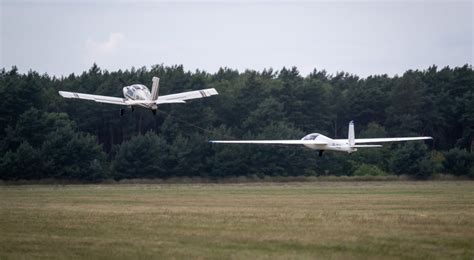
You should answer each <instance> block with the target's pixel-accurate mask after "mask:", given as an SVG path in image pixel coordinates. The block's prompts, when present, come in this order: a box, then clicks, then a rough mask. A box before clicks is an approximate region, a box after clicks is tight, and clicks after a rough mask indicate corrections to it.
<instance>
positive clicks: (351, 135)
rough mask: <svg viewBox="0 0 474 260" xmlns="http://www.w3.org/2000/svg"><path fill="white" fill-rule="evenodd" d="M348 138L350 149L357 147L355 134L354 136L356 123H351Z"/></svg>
mask: <svg viewBox="0 0 474 260" xmlns="http://www.w3.org/2000/svg"><path fill="white" fill-rule="evenodd" d="M348 132H349V133H348V136H347V140H348V142H349V146H350V147H354V146H355V134H354V121H351V122H350V123H349V131H348Z"/></svg>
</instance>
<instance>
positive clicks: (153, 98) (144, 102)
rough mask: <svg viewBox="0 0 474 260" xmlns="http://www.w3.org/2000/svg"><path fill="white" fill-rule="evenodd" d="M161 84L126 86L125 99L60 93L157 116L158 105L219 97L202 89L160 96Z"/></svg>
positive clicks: (154, 78) (214, 91)
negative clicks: (140, 110)
mask: <svg viewBox="0 0 474 260" xmlns="http://www.w3.org/2000/svg"><path fill="white" fill-rule="evenodd" d="M159 83H160V78H158V77H153V83H152V87H151V92H150V90H149V89H148V88H147V87H146V86H145V85H142V84H133V85H130V86H126V87H124V88H123V89H122V91H123V96H124V98H119V97H109V96H100V95H91V94H83V93H76V92H67V91H59V95H61V96H62V97H64V98H78V99H86V100H93V101H95V102H99V103H106V104H114V105H123V106H128V107H130V108H131V109H132V111H133V110H134V109H133V107H134V106H141V107H144V108H147V109H150V110H151V111H152V112H153V114H154V115H156V110H157V109H158V105H161V104H171V103H186V100H190V99H196V98H205V97H210V96H214V95H218V94H219V93H217V90H216V89H214V88H207V89H200V90H195V91H188V92H181V93H176V94H171V95H164V96H159V95H158V90H159ZM123 113H124V110H123V109H120V115H122V116H123Z"/></svg>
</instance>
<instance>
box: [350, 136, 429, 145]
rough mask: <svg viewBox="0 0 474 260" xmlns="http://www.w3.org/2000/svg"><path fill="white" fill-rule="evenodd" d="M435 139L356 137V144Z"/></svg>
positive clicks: (421, 137)
mask: <svg viewBox="0 0 474 260" xmlns="http://www.w3.org/2000/svg"><path fill="white" fill-rule="evenodd" d="M429 139H433V137H431V136H418V137H394V138H359V139H355V140H354V141H355V143H356V144H368V143H388V142H403V141H416V140H429Z"/></svg>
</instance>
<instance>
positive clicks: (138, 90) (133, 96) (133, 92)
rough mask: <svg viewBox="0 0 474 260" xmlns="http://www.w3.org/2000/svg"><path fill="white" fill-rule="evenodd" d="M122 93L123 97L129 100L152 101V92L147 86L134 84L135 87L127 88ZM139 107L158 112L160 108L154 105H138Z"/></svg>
mask: <svg viewBox="0 0 474 260" xmlns="http://www.w3.org/2000/svg"><path fill="white" fill-rule="evenodd" d="M122 91H123V96H124V97H125V99H127V100H149V101H152V99H151V92H150V90H149V89H148V88H147V87H146V86H145V85H142V84H134V85H130V86H126V87H124V88H123V89H122ZM137 105H139V106H142V107H144V108H148V109H151V110H156V109H157V108H158V106H157V105H156V104H154V103H150V104H137Z"/></svg>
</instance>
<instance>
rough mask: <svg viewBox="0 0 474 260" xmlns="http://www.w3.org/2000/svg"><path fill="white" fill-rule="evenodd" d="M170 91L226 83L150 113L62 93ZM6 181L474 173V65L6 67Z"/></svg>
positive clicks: (0, 91) (0, 174)
mask: <svg viewBox="0 0 474 260" xmlns="http://www.w3.org/2000/svg"><path fill="white" fill-rule="evenodd" d="M153 76H158V77H160V94H163V95H164V94H171V93H175V92H182V91H187V90H196V89H202V88H211V87H213V88H216V89H217V91H218V92H219V95H218V96H213V97H210V98H206V99H198V100H192V101H189V102H188V103H187V104H164V105H161V106H160V107H159V108H158V109H159V111H158V113H157V115H156V116H154V115H153V114H152V113H151V112H150V111H149V110H145V109H140V108H137V109H135V111H134V112H132V111H131V110H130V109H128V110H127V111H126V113H125V115H124V116H120V108H121V107H119V106H115V105H104V104H99V103H95V102H92V101H85V100H71V99H64V98H62V97H61V96H59V95H58V91H59V90H66V91H74V92H82V93H95V94H99V95H109V96H118V97H122V87H123V86H126V85H131V84H134V83H141V84H145V85H147V86H148V87H150V86H151V79H152V77H153ZM0 110H1V113H0V126H1V129H0V131H1V134H0V136H1V140H0V151H1V153H0V155H1V158H0V179H2V180H21V179H26V180H30V179H33V180H34V179H42V178H49V179H67V180H81V181H100V180H103V179H112V178H113V179H117V180H118V179H124V178H169V177H193V176H200V177H204V178H211V179H212V178H222V177H229V176H258V177H263V176H300V175H304V176H321V175H338V176H340V175H349V176H352V175H389V174H393V175H409V176H412V177H414V178H420V179H423V178H428V177H430V176H432V175H434V174H439V173H444V174H452V175H456V176H470V177H474V154H473V153H472V152H473V151H474V72H473V70H472V66H471V65H464V66H462V67H456V68H449V67H445V68H442V69H440V68H437V67H436V66H432V67H429V68H427V69H426V70H423V71H418V70H416V71H412V70H409V71H406V72H405V73H404V74H403V75H401V76H394V77H389V76H387V75H376V76H369V77H367V78H360V77H358V76H356V75H353V74H349V73H343V72H341V73H337V74H335V75H333V74H329V73H327V72H326V71H324V70H314V71H313V72H312V73H310V74H309V75H307V76H302V75H300V73H299V72H298V70H297V68H295V67H293V68H283V69H281V70H279V71H276V70H272V69H268V70H263V71H261V72H258V71H252V70H247V71H244V72H239V71H237V70H233V69H229V68H221V69H220V70H219V71H218V72H216V73H213V74H210V73H207V72H205V71H199V70H197V71H195V72H190V71H185V70H184V69H183V66H171V67H168V66H164V65H156V66H153V67H152V68H151V69H147V68H140V69H135V68H132V69H131V70H125V71H120V70H119V71H116V72H109V71H106V70H101V69H100V68H99V67H98V66H97V65H95V64H94V65H93V66H92V67H91V68H90V69H89V70H88V71H87V72H84V73H82V74H81V75H75V74H71V75H69V76H67V77H61V78H57V77H51V76H49V75H46V74H44V75H40V74H38V73H37V72H34V71H30V72H28V73H27V74H22V73H19V72H18V70H17V68H16V67H13V68H11V69H10V70H7V69H2V70H1V71H0ZM350 120H354V122H355V130H356V137H397V136H418V135H428V136H432V137H433V138H434V140H432V141H426V142H424V141H418V142H408V143H396V144H395V143H394V144H385V145H384V147H383V148H378V149H366V150H364V149H359V151H358V152H356V153H354V154H350V155H349V154H346V153H337V152H325V153H324V155H323V156H322V157H319V156H318V154H317V152H316V151H314V150H309V149H306V148H304V147H300V146H281V145H276V146H273V145H272V146H259V145H253V146H251V145H218V144H212V145H211V144H209V143H208V140H210V139H300V138H302V137H303V136H304V135H305V134H308V133H313V132H318V133H322V134H324V135H327V136H329V137H333V138H346V137H347V127H348V123H349V121H350Z"/></svg>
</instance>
